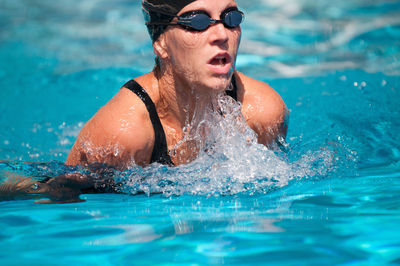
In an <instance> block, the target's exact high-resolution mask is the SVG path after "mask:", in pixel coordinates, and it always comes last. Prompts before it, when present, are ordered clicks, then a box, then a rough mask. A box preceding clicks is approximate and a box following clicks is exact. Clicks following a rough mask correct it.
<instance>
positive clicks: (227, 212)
mask: <svg viewBox="0 0 400 266" xmlns="http://www.w3.org/2000/svg"><path fill="white" fill-rule="evenodd" d="M130 2H132V1H127V0H126V1H124V0H119V1H113V3H112V4H111V3H110V2H109V1H101V0H100V1H94V0H85V1H79V2H76V3H74V4H71V1H67V0H63V1H58V2H53V1H45V0H40V1H23V0H14V1H11V0H9V1H8V0H3V1H1V2H0V7H1V8H0V99H1V100H0V103H1V104H0V160H1V161H0V182H1V181H2V179H3V177H5V176H7V175H9V174H10V173H11V174H19V175H23V176H37V177H38V178H39V177H41V176H57V175H58V174H60V173H63V172H66V171H69V170H70V169H68V168H66V167H65V166H64V165H63V164H62V162H63V161H64V160H65V159H66V156H67V154H68V151H69V149H70V148H71V146H72V144H73V142H74V140H75V138H76V136H77V134H78V133H79V130H80V128H81V127H82V126H83V123H84V122H85V121H87V120H88V119H89V118H90V117H91V116H92V115H93V114H94V112H95V111H96V110H97V109H98V108H99V107H100V106H102V105H103V104H105V103H106V102H107V100H108V99H109V98H111V97H112V96H113V95H114V94H115V93H116V92H117V91H118V89H119V87H120V86H121V85H122V84H123V83H124V82H125V81H127V80H129V79H130V78H131V77H135V76H137V75H140V74H143V73H145V72H146V71H149V69H151V66H152V63H153V59H152V56H151V53H152V50H151V46H150V43H149V39H148V36H147V35H146V34H147V33H146V31H145V28H144V26H143V24H142V17H141V13H140V12H139V1H137V3H130ZM238 3H239V5H241V6H242V7H243V9H244V11H245V12H246V21H245V24H244V25H243V39H242V46H241V51H240V52H241V55H240V57H239V58H238V69H239V70H240V71H242V72H244V73H246V74H249V75H251V76H254V77H257V78H258V79H261V80H264V81H266V82H268V83H269V84H270V85H271V86H272V87H273V88H275V89H276V90H277V91H278V92H279V93H280V94H281V96H282V98H283V99H284V100H285V102H286V104H287V106H288V108H289V109H290V111H291V114H290V124H289V132H288V136H287V144H288V147H287V148H286V149H287V151H286V152H283V151H282V152H281V151H271V150H267V149H265V148H263V147H261V146H259V145H257V144H255V143H250V144H249V143H247V142H246V141H244V139H246V138H247V137H251V132H248V131H246V130H245V131H244V132H245V133H244V134H243V135H234V134H229V132H232V130H233V131H234V130H235V129H237V128H241V127H242V125H240V124H239V125H236V124H234V123H233V122H232V120H229V119H227V120H226V121H216V122H217V123H216V128H217V130H216V132H219V131H222V132H224V133H226V134H222V135H221V134H220V135H219V134H217V133H215V132H214V133H215V135H213V136H214V137H215V141H216V144H215V152H214V153H213V154H202V155H201V156H200V158H199V159H197V160H196V161H194V162H193V163H190V164H189V165H186V166H180V167H176V168H172V169H170V168H166V167H162V166H151V167H148V168H145V169H142V168H137V167H136V168H135V167H133V168H132V169H129V170H127V171H124V172H119V173H117V174H118V176H119V179H120V181H122V182H123V184H124V186H122V187H121V188H120V189H121V192H124V193H123V194H97V195H82V196H81V198H82V199H84V200H85V202H82V203H75V204H56V205H41V204H35V203H34V202H33V201H32V200H19V201H4V202H0V225H1V226H2V228H3V230H2V231H1V232H0V263H1V264H2V265H25V264H30V265H32V264H33V265H36V264H40V265H64V264H65V265H70V264H71V263H75V264H79V265H93V264H94V265H97V264H98V265H126V264H169V263H172V264H188V263H191V264H223V263H224V264H272V265H294V264H296V265H297V264H305V265H321V264H345V265H382V264H383V265H384V264H388V265H396V264H400V240H399V239H400V234H399V233H398V231H399V230H398V229H397V227H398V223H399V222H398V221H399V220H400V209H399V202H400V197H399V195H400V171H399V170H400V144H399V143H400V137H399V133H400V120H399V118H400V114H399V112H400V108H399V104H398V101H399V100H400V91H399V90H400V72H399V70H400V68H399V67H400V65H399V58H400V41H399V40H400V18H399V17H400V16H399V15H400V3H399V2H398V1H374V2H372V1H357V0H352V1H335V3H334V4H333V3H332V2H331V1H318V3H316V2H315V1H305V0H303V1H301V0H291V1H289V0H286V1H279V2H278V1H261V0H259V1H252V2H251V4H250V3H247V2H245V1H238ZM214 122H215V121H214ZM27 162H30V163H27ZM39 163H41V164H39ZM138 176H139V177H140V179H139V178H138ZM141 191H144V192H145V194H137V193H138V192H141ZM152 192H158V193H157V194H153V193H152Z"/></svg>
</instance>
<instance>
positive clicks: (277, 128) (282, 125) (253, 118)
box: [236, 72, 288, 145]
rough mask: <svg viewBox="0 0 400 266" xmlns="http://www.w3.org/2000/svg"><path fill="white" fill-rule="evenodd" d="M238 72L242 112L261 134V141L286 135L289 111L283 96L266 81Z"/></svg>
mask: <svg viewBox="0 0 400 266" xmlns="http://www.w3.org/2000/svg"><path fill="white" fill-rule="evenodd" d="M236 74H237V77H238V86H239V88H240V87H241V88H242V94H241V99H242V113H243V115H244V117H245V118H246V120H247V122H248V124H249V126H250V127H252V128H253V130H254V131H256V133H257V134H258V135H259V142H261V143H264V144H266V145H267V144H270V143H271V142H273V140H274V139H276V138H277V137H278V136H284V135H286V128H287V126H286V120H287V116H288V111H287V108H286V105H285V103H284V101H283V100H282V98H281V96H280V95H279V94H278V93H277V92H276V91H275V90H274V89H273V88H271V87H270V86H269V85H268V84H267V83H265V82H262V81H259V80H256V79H253V78H251V77H248V76H246V75H244V74H242V73H240V72H236Z"/></svg>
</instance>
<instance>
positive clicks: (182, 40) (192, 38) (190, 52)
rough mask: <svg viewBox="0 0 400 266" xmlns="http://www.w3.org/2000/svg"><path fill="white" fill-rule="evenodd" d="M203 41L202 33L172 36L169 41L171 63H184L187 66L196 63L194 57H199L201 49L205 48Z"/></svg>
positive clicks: (185, 33) (184, 33)
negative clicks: (189, 63)
mask: <svg viewBox="0 0 400 266" xmlns="http://www.w3.org/2000/svg"><path fill="white" fill-rule="evenodd" d="M203 39H204V38H203V37H202V33H197V32H196V33H192V32H183V33H179V34H176V35H171V38H170V39H169V43H170V44H171V45H170V46H169V51H170V58H171V61H172V62H174V63H178V62H180V61H183V62H185V65H188V62H195V61H196V60H193V57H196V56H198V55H199V51H200V49H201V47H205V44H204V41H203Z"/></svg>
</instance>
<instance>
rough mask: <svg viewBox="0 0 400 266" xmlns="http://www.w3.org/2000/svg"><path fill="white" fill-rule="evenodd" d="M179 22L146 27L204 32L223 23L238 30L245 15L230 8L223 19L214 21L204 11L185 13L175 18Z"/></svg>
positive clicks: (157, 23)
mask: <svg viewBox="0 0 400 266" xmlns="http://www.w3.org/2000/svg"><path fill="white" fill-rule="evenodd" d="M174 17H176V18H178V19H177V21H176V22H175V23H174V22H147V23H146V25H178V26H181V27H183V28H185V29H187V30H190V31H204V30H206V29H208V27H210V25H212V24H216V23H222V24H224V26H225V27H226V28H229V29H232V28H236V27H237V26H239V25H240V23H242V22H243V19H244V14H243V12H242V11H239V10H238V9H237V7H230V8H227V9H225V10H224V11H222V13H221V15H220V18H221V19H212V18H211V17H210V15H209V14H208V13H207V12H205V11H203V10H195V11H189V12H186V13H183V14H182V15H180V16H174Z"/></svg>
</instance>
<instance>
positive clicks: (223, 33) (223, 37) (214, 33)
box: [209, 22, 229, 45]
mask: <svg viewBox="0 0 400 266" xmlns="http://www.w3.org/2000/svg"><path fill="white" fill-rule="evenodd" d="M209 31H210V42H211V43H212V44H216V45H221V44H225V43H226V42H228V39H229V37H228V32H227V31H228V29H227V28H225V26H224V24H222V23H221V22H218V23H215V24H213V25H211V26H210V28H209Z"/></svg>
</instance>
